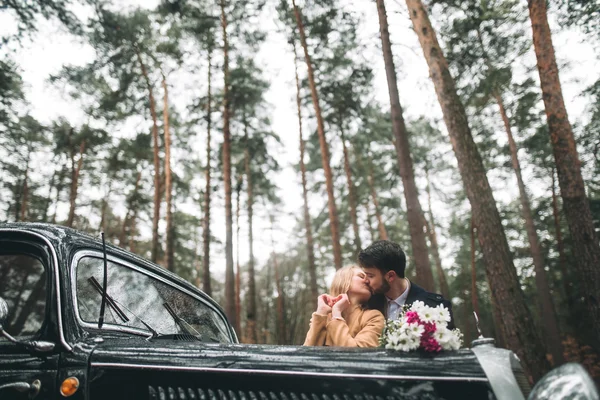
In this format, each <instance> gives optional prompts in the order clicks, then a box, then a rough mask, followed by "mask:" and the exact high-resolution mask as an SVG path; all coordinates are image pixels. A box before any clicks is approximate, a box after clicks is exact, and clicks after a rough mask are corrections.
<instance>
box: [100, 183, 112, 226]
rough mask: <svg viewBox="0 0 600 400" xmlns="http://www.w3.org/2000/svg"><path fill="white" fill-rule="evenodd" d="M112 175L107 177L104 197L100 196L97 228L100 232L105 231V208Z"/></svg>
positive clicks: (110, 191)
mask: <svg viewBox="0 0 600 400" xmlns="http://www.w3.org/2000/svg"><path fill="white" fill-rule="evenodd" d="M112 183H113V181H112V176H111V175H109V178H108V190H107V191H106V194H105V195H104V197H102V206H101V207H100V224H99V228H100V230H101V231H102V232H106V209H107V208H108V199H109V197H110V194H111V193H112Z"/></svg>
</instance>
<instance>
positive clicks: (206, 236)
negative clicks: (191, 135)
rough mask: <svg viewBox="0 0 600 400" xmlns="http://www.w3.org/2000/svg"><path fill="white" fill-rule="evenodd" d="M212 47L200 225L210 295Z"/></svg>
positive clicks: (204, 282) (204, 279)
mask: <svg viewBox="0 0 600 400" xmlns="http://www.w3.org/2000/svg"><path fill="white" fill-rule="evenodd" d="M211 80H212V48H211V49H209V51H208V104H207V108H208V109H207V111H206V170H205V171H204V179H205V180H206V186H205V189H204V221H203V227H202V245H203V246H204V252H203V253H204V257H203V258H202V271H203V272H202V290H204V293H206V294H207V295H209V296H211V295H212V289H211V287H210V191H211V181H210V173H211V171H210V168H211V163H210V157H211V155H210V133H211V132H210V130H211V127H212V126H211V125H212V91H211Z"/></svg>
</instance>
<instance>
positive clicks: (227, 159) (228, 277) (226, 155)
mask: <svg viewBox="0 0 600 400" xmlns="http://www.w3.org/2000/svg"><path fill="white" fill-rule="evenodd" d="M221 28H222V29H223V78H224V82H223V180H224V186H225V315H227V318H229V322H230V323H231V325H233V326H236V323H237V322H236V319H235V274H234V271H233V243H232V242H233V218H232V215H231V132H230V131H229V42H228V39H227V16H226V15H225V0H221Z"/></svg>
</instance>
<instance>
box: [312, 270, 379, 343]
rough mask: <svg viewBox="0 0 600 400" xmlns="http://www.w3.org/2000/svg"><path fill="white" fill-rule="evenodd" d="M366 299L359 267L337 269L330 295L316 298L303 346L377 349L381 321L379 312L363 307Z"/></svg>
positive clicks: (368, 293)
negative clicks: (315, 305)
mask: <svg viewBox="0 0 600 400" xmlns="http://www.w3.org/2000/svg"><path fill="white" fill-rule="evenodd" d="M370 298H371V288H370V287H369V285H368V283H367V280H366V275H365V273H364V272H363V270H362V269H361V268H359V267H357V266H354V265H351V266H347V267H344V268H341V269H339V270H338V271H337V272H336V273H335V276H334V278H333V282H332V284H331V289H330V293H329V294H322V295H320V296H319V297H318V300H317V304H318V305H317V311H315V312H314V313H313V314H312V318H311V320H310V329H309V330H308V333H307V334H306V340H305V341H304V346H345V347H377V346H378V345H379V337H380V336H381V333H382V331H383V326H384V324H385V319H384V317H383V314H382V313H381V312H380V311H378V310H370V309H367V308H366V306H367V302H368V301H369V299H370Z"/></svg>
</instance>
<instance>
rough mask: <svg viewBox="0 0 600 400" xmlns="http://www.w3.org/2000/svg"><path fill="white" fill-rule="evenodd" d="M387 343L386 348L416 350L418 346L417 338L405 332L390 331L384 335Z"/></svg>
mask: <svg viewBox="0 0 600 400" xmlns="http://www.w3.org/2000/svg"><path fill="white" fill-rule="evenodd" d="M386 338H387V343H386V345H385V348H386V349H391V350H399V351H411V350H416V349H417V348H418V347H419V343H420V342H419V340H418V339H416V340H415V338H413V337H411V336H409V335H408V334H407V333H406V332H400V331H395V332H390V333H388V334H387V336H386Z"/></svg>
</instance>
